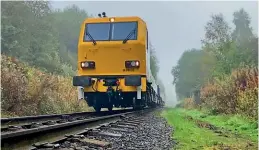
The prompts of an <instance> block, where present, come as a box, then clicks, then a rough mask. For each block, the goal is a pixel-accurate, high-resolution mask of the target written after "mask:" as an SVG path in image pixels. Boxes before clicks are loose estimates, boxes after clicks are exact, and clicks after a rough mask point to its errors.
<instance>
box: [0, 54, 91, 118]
mask: <svg viewBox="0 0 259 150" xmlns="http://www.w3.org/2000/svg"><path fill="white" fill-rule="evenodd" d="M1 108H2V109H1V114H2V115H3V114H7V115H8V116H25V115H40V114H59V113H71V112H82V111H92V108H89V107H88V106H87V104H86V102H84V101H80V102H79V101H78V100H77V89H76V88H75V87H73V85H72V77H63V76H59V75H52V74H48V73H44V72H42V71H39V70H37V69H35V68H32V67H28V66H27V65H25V64H23V63H21V62H19V61H18V60H16V59H13V58H10V57H7V56H4V55H2V56H1Z"/></svg>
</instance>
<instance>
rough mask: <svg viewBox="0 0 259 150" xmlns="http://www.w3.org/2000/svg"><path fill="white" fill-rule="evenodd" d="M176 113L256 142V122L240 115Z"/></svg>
mask: <svg viewBox="0 0 259 150" xmlns="http://www.w3.org/2000/svg"><path fill="white" fill-rule="evenodd" d="M178 111H180V112H181V113H183V114H185V115H188V116H191V117H193V118H194V119H199V120H201V121H206V122H209V123H210V124H212V125H215V126H217V127H221V128H224V129H227V130H230V131H232V132H235V133H238V134H241V135H242V136H244V137H245V138H248V139H250V140H251V141H253V142H257V139H258V130H257V128H258V123H257V120H251V119H248V118H245V117H243V116H241V115H209V114H208V113H207V112H201V111H198V110H185V109H179V110H178Z"/></svg>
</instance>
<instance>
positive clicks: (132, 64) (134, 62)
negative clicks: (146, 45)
mask: <svg viewBox="0 0 259 150" xmlns="http://www.w3.org/2000/svg"><path fill="white" fill-rule="evenodd" d="M139 66H140V62H139V61H138V60H128V61H125V67H126V68H138V67H139Z"/></svg>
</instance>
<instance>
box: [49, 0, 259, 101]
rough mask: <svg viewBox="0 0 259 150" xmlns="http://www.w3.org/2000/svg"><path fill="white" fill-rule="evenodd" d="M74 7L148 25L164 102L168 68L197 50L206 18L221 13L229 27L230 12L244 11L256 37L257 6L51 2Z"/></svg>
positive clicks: (170, 97) (169, 80) (169, 94)
mask: <svg viewBox="0 0 259 150" xmlns="http://www.w3.org/2000/svg"><path fill="white" fill-rule="evenodd" d="M71 4H76V5H77V6H79V7H80V8H82V9H85V10H86V11H87V12H88V13H89V14H92V15H94V16H97V14H98V13H101V12H103V11H104V12H106V14H107V16H139V17H141V18H142V19H144V20H145V21H146V23H147V25H148V29H149V35H150V40H151V42H152V44H153V46H154V47H155V49H156V52H157V57H158V59H159V63H160V71H159V77H160V78H161V79H162V81H163V83H164V85H165V87H166V95H167V102H168V103H170V104H172V102H174V101H175V99H176V97H175V91H174V88H173V86H172V84H171V83H172V81H173V77H172V75H171V68H172V66H175V65H176V64H177V61H178V59H179V58H180V56H181V54H182V53H183V52H184V51H185V50H187V49H191V48H198V49H199V48H200V47H201V42H200V41H201V39H202V38H203V37H204V26H205V24H206V22H207V21H208V20H210V15H211V14H215V13H223V15H224V16H225V19H226V20H227V21H228V22H229V24H230V25H231V26H232V27H234V26H233V24H232V19H233V12H234V11H236V10H239V9H240V8H244V9H245V10H246V11H247V12H248V14H249V15H250V17H251V18H252V21H251V26H252V28H253V29H254V32H255V33H258V4H257V2H256V1H254V2H248V1H247V2H246V1H244V2H241V1H239V2H238V1H237V2H223V1H218V2H209V1H200V2H195V1H189V2H187V1H186V2H177V1H163V2H160V1H156V2H154V1H153V2H152V1H150V2H144V1H143V2H138V1H131V2H122V1H120V2H119V1H117V2H116V1H113V2H107V1H103V2H101V1H99V2H97V1H96V2H93V1H92V2H91V1H88V2H86V1H77V2H76V1H67V2H61V1H54V2H53V5H52V6H53V7H54V8H64V7H66V6H68V5H71Z"/></svg>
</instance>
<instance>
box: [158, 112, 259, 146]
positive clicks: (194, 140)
mask: <svg viewBox="0 0 259 150" xmlns="http://www.w3.org/2000/svg"><path fill="white" fill-rule="evenodd" d="M161 115H162V116H163V117H165V118H166V119H167V121H168V123H169V124H170V125H171V126H173V128H174V133H173V137H174V139H176V140H177V141H178V142H179V144H178V146H177V147H176V149H181V150H191V149H213V148H215V147H217V146H218V145H220V144H224V145H228V146H231V147H233V146H234V147H235V148H241V149H243V148H246V147H247V145H248V143H250V141H251V139H244V138H243V137H242V138H240V137H235V136H233V135H229V136H228V137H225V136H219V135H217V134H216V133H215V132H213V131H212V130H209V129H207V128H199V127H198V126H197V125H196V124H195V122H193V121H191V120H188V119H186V118H185V117H186V116H192V117H193V118H194V119H195V118H196V119H199V120H206V119H207V120H206V121H209V123H211V124H214V123H215V125H216V126H220V125H221V126H222V127H226V128H230V127H231V126H233V125H230V124H226V125H225V124H224V122H225V123H226V121H224V122H222V123H220V122H221V121H222V120H221V119H222V118H224V119H226V118H227V116H224V117H223V116H212V117H214V119H212V118H210V117H209V116H206V118H202V119H201V118H200V116H201V115H205V114H203V113H202V112H199V111H193V110H192V111H188V110H184V109H166V110H164V111H163V112H162V113H161ZM234 118H236V117H235V116H234ZM227 120H233V119H231V117H230V118H228V119H227ZM236 120H238V121H236V122H239V123H241V122H242V123H244V124H241V126H245V125H246V124H245V123H247V122H246V121H245V120H240V118H238V119H237V118H236ZM210 121H211V122H210ZM232 122H233V121H232ZM246 126H247V125H246ZM250 130H252V129H248V130H246V131H247V134H249V133H250V132H252V131H250ZM254 131H257V130H254ZM256 145H257V144H253V146H255V147H256Z"/></svg>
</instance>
